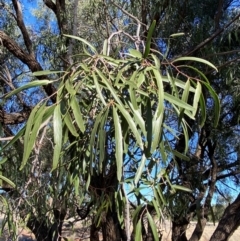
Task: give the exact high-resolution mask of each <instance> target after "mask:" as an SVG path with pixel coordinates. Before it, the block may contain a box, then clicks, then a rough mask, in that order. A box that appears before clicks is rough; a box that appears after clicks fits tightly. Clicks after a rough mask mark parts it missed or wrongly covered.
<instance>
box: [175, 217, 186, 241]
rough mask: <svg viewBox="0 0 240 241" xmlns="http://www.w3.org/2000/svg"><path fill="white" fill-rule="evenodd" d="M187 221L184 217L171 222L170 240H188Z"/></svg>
mask: <svg viewBox="0 0 240 241" xmlns="http://www.w3.org/2000/svg"><path fill="white" fill-rule="evenodd" d="M188 224H189V221H188V220H187V219H186V218H181V219H180V220H177V221H173V222H172V241H188V240H187V237H186V230H187V226H188Z"/></svg>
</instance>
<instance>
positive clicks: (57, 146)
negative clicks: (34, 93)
mask: <svg viewBox="0 0 240 241" xmlns="http://www.w3.org/2000/svg"><path fill="white" fill-rule="evenodd" d="M53 138H54V152H53V164H52V171H53V170H55V169H56V168H57V165H58V163H59V158H60V154H61V149H62V115H61V110H60V105H57V106H56V108H55V110H54V113H53Z"/></svg>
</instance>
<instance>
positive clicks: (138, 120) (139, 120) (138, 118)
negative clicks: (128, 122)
mask: <svg viewBox="0 0 240 241" xmlns="http://www.w3.org/2000/svg"><path fill="white" fill-rule="evenodd" d="M128 104H129V106H130V107H131V109H132V112H133V114H134V120H135V122H136V124H138V125H139V127H140V129H141V131H142V133H143V135H144V136H146V129H145V122H144V120H143V118H142V115H141V111H140V110H139V109H138V110H136V109H134V107H133V105H132V104H131V103H130V102H129V103H128Z"/></svg>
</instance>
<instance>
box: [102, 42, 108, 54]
mask: <svg viewBox="0 0 240 241" xmlns="http://www.w3.org/2000/svg"><path fill="white" fill-rule="evenodd" d="M107 50H108V40H107V39H105V40H104V42H103V52H102V53H103V55H107V54H108V52H107Z"/></svg>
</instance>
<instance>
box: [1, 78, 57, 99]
mask: <svg viewBox="0 0 240 241" xmlns="http://www.w3.org/2000/svg"><path fill="white" fill-rule="evenodd" d="M52 82H53V81H50V80H35V81H32V82H30V83H28V84H25V85H23V86H21V87H19V88H17V89H15V90H13V91H11V92H10V93H8V94H7V95H6V97H5V98H9V97H11V96H13V95H16V94H18V93H20V92H21V91H22V90H26V89H30V88H33V87H38V86H42V85H47V84H51V83H52Z"/></svg>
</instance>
